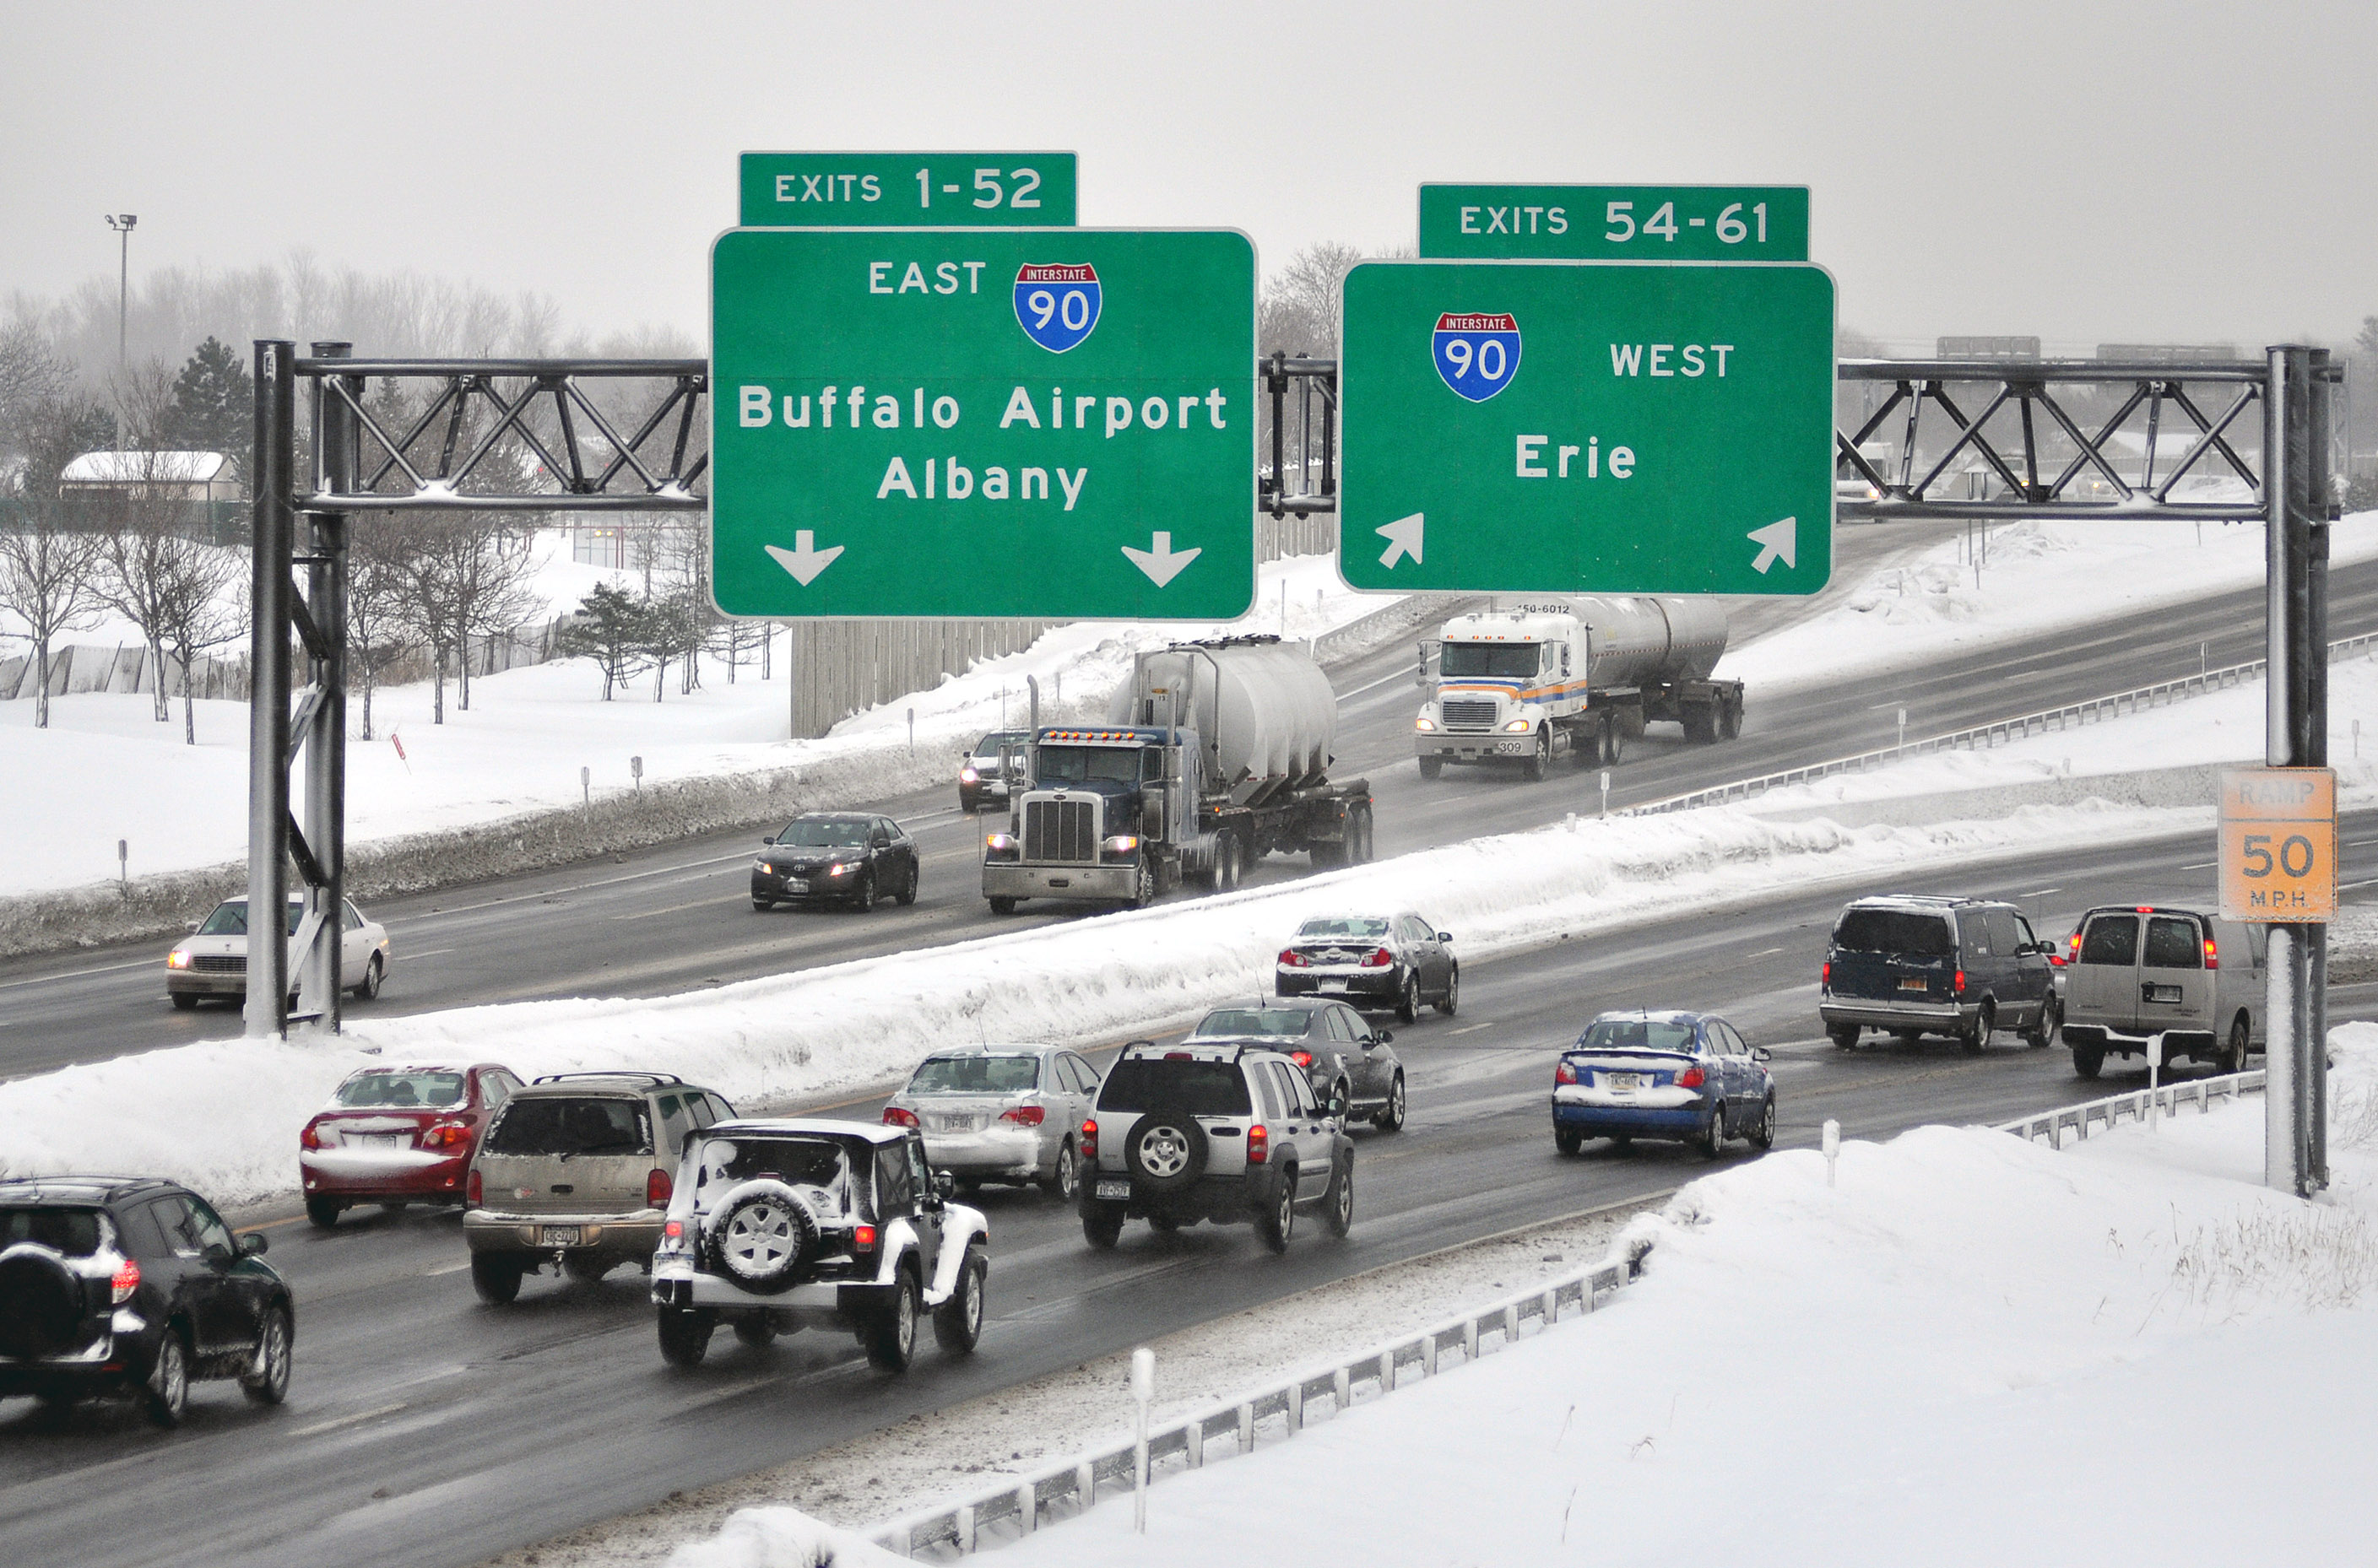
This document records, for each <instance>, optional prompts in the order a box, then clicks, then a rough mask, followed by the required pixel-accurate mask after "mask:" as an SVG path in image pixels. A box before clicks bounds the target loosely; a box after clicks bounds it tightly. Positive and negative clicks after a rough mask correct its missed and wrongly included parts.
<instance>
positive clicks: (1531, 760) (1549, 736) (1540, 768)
mask: <svg viewBox="0 0 2378 1568" xmlns="http://www.w3.org/2000/svg"><path fill="white" fill-rule="evenodd" d="M1552 765H1553V732H1552V731H1551V730H1550V729H1548V728H1540V729H1538V730H1537V731H1536V748H1535V750H1534V751H1532V752H1531V753H1529V755H1528V762H1527V767H1526V769H1525V770H1524V771H1525V772H1526V773H1527V777H1528V782H1529V783H1530V784H1534V783H1536V782H1538V781H1539V780H1541V779H1542V778H1543V776H1544V772H1545V770H1547V769H1548V768H1550V767H1551V766H1552Z"/></svg>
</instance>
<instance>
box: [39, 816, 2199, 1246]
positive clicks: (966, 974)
mask: <svg viewBox="0 0 2378 1568" xmlns="http://www.w3.org/2000/svg"><path fill="white" fill-rule="evenodd" d="M2211 821H2212V812H2211V808H2209V807H2207V808H2203V809H2197V810H2175V809H2165V810H2154V809H2143V808H2127V809H2114V808H2101V807H2095V806H2083V807H2069V808H2059V809H2054V810H2028V811H2024V812H2019V813H2017V814H2015V815H2012V816H2010V817H2007V818H2004V819H2002V820H1995V821H1987V822H1962V823H1957V822H1952V823H1945V824H1936V825H1927V826H1920V827H1886V826H1876V827H1869V828H1864V829H1856V830H1852V829H1845V828H1842V827H1839V826H1837V825H1835V824H1832V823H1830V822H1824V821H1809V822H1778V821H1769V820H1760V819H1759V818H1757V817H1755V816H1753V815H1751V814H1749V813H1747V812H1746V811H1742V810H1740V809H1738V808H1737V809H1726V810H1712V811H1698V812H1684V813H1678V814H1676V815H1675V816H1669V817H1656V818H1641V819H1621V820H1610V821H1600V820H1583V821H1579V820H1572V822H1571V824H1570V825H1569V826H1568V827H1567V828H1562V827H1554V828H1550V829H1544V830H1540V831H1537V832H1526V833H1513V834H1506V835H1502V836H1499V837H1494V838H1484V839H1477V840H1471V841H1469V842H1466V843H1462V844H1450V845H1446V846H1443V847H1440V848H1437V849H1434V850H1428V851H1424V852H1422V853H1419V854H1414V855H1407V856H1399V857H1397V858H1395V859H1393V860H1388V861H1382V862H1378V863H1375V864H1373V865H1369V866H1363V867H1357V868H1351V869H1348V870H1344V871H1338V872H1333V873H1330V874H1328V875H1327V876H1322V877H1315V878H1310V879H1307V880H1302V881H1298V882H1295V883H1292V884H1290V885H1288V886H1284V887H1275V888H1266V889H1261V890H1251V891H1246V892H1238V893H1232V894H1229V895H1225V896H1220V897H1212V898H1202V899H1198V900H1195V901H1194V902H1190V903H1184V904H1179V905H1175V906H1171V907H1159V908H1156V909H1150V910H1144V911H1139V912H1135V913H1128V914H1116V915H1110V916H1098V917H1089V918H1083V919H1079V920H1075V921H1073V922H1070V923H1068V924H1065V925H1062V926H1056V927H1042V928H1034V929H1032V930H1029V931H1018V932H1015V933H1012V934H1007V935H1003V936H998V937H991V938H984V939H980V940H974V941H968V942H961V943H956V944H954V945H951V946H947V947H939V948H933V949H930V950H926V951H923V952H907V953H897V954H891V955H887V956H883V957H877V958H871V959H865V960H859V961H856V962H852V963H848V964H834V965H830V966H827V967H823V968H817V969H811V970H805V971H802V972H800V973H798V974H793V975H783V976H770V977H767V978H764V979H759V980H751V981H746V982H743V983H741V984H738V985H733V986H724V987H716V988H715V989H708V990H703V991H699V992H693V993H689V994H686V995H681V996H675V997H664V998H658V999H648V1000H612V999H570V1000H562V1001H540V1002H526V1003H518V1004H512V1005H508V1006H495V1007H477V1008H463V1009H457V1010H453V1011H444V1012H430V1013H419V1014H414V1015H413V1016H411V1017H404V1018H387V1019H372V1020H368V1021H365V1022H360V1023H356V1024H355V1025H354V1027H353V1028H352V1029H351V1031H350V1032H349V1033H348V1034H347V1035H343V1036H342V1037H341V1038H340V1039H339V1040H338V1041H337V1042H336V1043H328V1042H314V1041H307V1042H306V1043H302V1044H286V1045H284V1044H258V1043H253V1042H249V1041H246V1040H229V1041H216V1042H210V1043H206V1044H201V1045H194V1046H186V1047H177V1048H174V1049H172V1050H163V1051H154V1052H150V1053H147V1054H145V1055H139V1056H132V1057H126V1058H122V1059H116V1060H114V1061H107V1062H98V1063H92V1064H89V1065H85V1066H78V1067H72V1068H67V1069H64V1070H62V1071H57V1072H54V1073H49V1074H45V1075H43V1076H41V1077H37V1078H29V1079H22V1080H18V1081H17V1082H14V1083H6V1084H0V1168H5V1169H6V1170H8V1171H10V1172H43V1171H55V1170H67V1169H75V1168H85V1169H88V1168H93V1167H105V1168H110V1169H138V1170H144V1171H154V1172H156V1173H158V1174H161V1175H171V1176H174V1177H175V1178H178V1179H182V1180H186V1181H188V1182H190V1183H192V1184H193V1185H195V1186H197V1187H198V1188H199V1189H200V1190H201V1191H206V1192H208V1193H210V1194H211V1195H213V1196H215V1197H216V1198H217V1199H218V1200H219V1201H222V1202H232V1203H236V1202H245V1201H248V1200H255V1199H262V1198H266V1197H281V1196H286V1195H288V1194H289V1193H290V1192H291V1191H293V1182H294V1176H295V1161H294V1147H293V1140H294V1135H295V1130H296V1128H297V1127H298V1126H299V1125H300V1124H301V1123H302V1122H303V1120H304V1119H305V1118H306V1116H307V1115H308V1114H310V1113H311V1112H312V1111H313V1110H314V1109H316V1108H317V1107H318V1106H319V1105H320V1104H321V1102H322V1100H323V1099H324V1098H325V1097H326V1096H327V1095H328V1094H329V1092H330V1088H331V1086H332V1085H333V1084H335V1083H337V1082H338V1080H339V1079H340V1078H341V1077H342V1076H343V1075H344V1074H346V1073H347V1072H348V1071H352V1070H353V1069H354V1067H356V1066H357V1065H359V1064H360V1063H362V1062H363V1061H365V1060H366V1059H367V1058H366V1056H365V1054H364V1053H365V1052H366V1051H369V1052H376V1053H380V1055H381V1059H383V1060H387V1059H425V1058H441V1059H470V1060H485V1059H492V1060H498V1061H501V1062H504V1063H505V1064H507V1065H509V1066H510V1067H511V1068H513V1069H514V1070H516V1071H522V1072H525V1073H530V1074H535V1073H544V1072H558V1071H582V1070H589V1069H601V1068H616V1067H638V1068H646V1069H655V1070H661V1071H673V1072H677V1073H679V1074H681V1075H682V1076H684V1077H685V1078H687V1079H689V1080H691V1081H694V1082H699V1083H706V1084H708V1085H709V1086H711V1087H714V1088H715V1089H718V1090H719V1091H721V1092H722V1093H724V1094H726V1095H727V1096H728V1097H729V1098H731V1099H733V1100H736V1101H738V1102H739V1103H740V1104H743V1105H745V1106H749V1107H757V1106H765V1105H770V1104H775V1103H782V1102H786V1101H788V1100H793V1099H797V1098H811V1099H813V1098H815V1097H816V1096H818V1095H822V1094H823V1093H826V1092H829V1091H833V1090H835V1089H838V1088H844V1087H855V1086H858V1085H861V1084H867V1083H876V1082H880V1081H882V1080H883V1079H884V1078H886V1077H888V1076H890V1075H892V1074H894V1073H895V1072H901V1071H906V1070H907V1068H908V1067H909V1066H910V1065H912V1064H913V1063H914V1062H915V1060H916V1059H918V1058H919V1057H920V1056H921V1055H923V1054H924V1053H925V1052H926V1051H927V1050H929V1049H931V1048H932V1047H935V1046H938V1045H941V1044H943V1043H945V1042H948V1041H950V1040H953V1039H958V1040H968V1039H985V1038H987V1039H1050V1040H1062V1041H1066V1042H1070V1043H1074V1044H1077V1045H1091V1044H1098V1043H1101V1042H1106V1041H1112V1040H1117V1039H1123V1038H1128V1037H1131V1036H1134V1035H1147V1034H1152V1033H1155V1032H1157V1031H1159V1030H1160V1029H1162V1028H1163V1027H1165V1026H1166V1025H1167V1024H1171V1025H1174V1026H1179V1025H1182V1024H1185V1023H1188V1022H1190V1021H1191V1020H1193V1019H1194V1018H1195V1016H1196V1015H1197V1014H1198V1013H1199V1012H1200V1011H1203V1010H1204V1009H1206V1008H1207V1007H1209V1006H1211V1005H1213V1004H1215V1003H1216V1002H1218V1001H1219V1000H1223V999H1228V998H1230V997H1231V996H1233V995H1243V994H1246V993H1248V992H1250V991H1255V990H1262V989H1267V988H1268V986H1269V981H1270V965H1271V960H1272V955H1273V954H1274V953H1275V952H1277V951H1278V949H1279V943H1280V942H1281V941H1282V940H1285V939H1286V937H1287V935H1288V933H1289V932H1291V930H1293V929H1294V928H1295V925H1296V923H1297V922H1298V921H1299V920H1301V919H1302V918H1303V916H1306V915H1308V914H1312V913H1318V912H1324V911H1328V910H1342V909H1345V908H1347V907H1350V906H1351V907H1365V906H1368V907H1385V908H1394V907H1398V906H1410V907H1414V908H1418V909H1420V910H1421V911H1423V913H1424V914H1426V915H1427V916H1429V917H1430V918H1431V919H1432V920H1434V921H1435V922H1436V923H1437V924H1438V926H1439V927H1440V928H1444V929H1447V930H1450V931H1452V932H1453V933H1454V935H1455V937H1456V938H1457V939H1458V951H1459V952H1460V953H1461V954H1462V955H1463V956H1464V957H1465V958H1467V959H1470V960H1472V961H1475V960H1481V959H1488V958H1492V957H1494V956H1495V955H1496V954H1499V953H1505V952H1516V951H1519V950H1522V949H1525V948H1531V947H1536V946H1541V945H1543V944H1546V943H1549V942H1554V941H1560V940H1569V939H1571V938H1575V937H1590V936H1591V935H1593V934H1595V933H1598V932H1601V931H1606V930H1612V929H1616V928H1621V927H1624V926H1626V925H1628V924H1630V923H1634V922H1638V921H1640V920H1642V919H1645V918H1650V917H1657V916H1663V915H1672V914H1675V913H1676V912H1679V911H1683V910H1687V909H1693V910H1699V909H1709V908H1711V907H1715V906H1722V905H1723V904H1726V903H1728V902H1729V901H1733V900H1738V899H1753V898H1757V897H1760V896H1764V895H1771V894H1772V893H1774V892H1778V891H1782V890H1784V889H1791V890H1795V891H1802V890H1806V889H1808V888H1809V887H1812V886H1822V885H1826V884H1828V883H1838V884H1840V885H1842V886H1844V887H1846V886H1850V885H1858V886H1870V885H1871V884H1872V883H1873V882H1874V881H1875V880H1877V879H1879V878H1887V877H1888V876H1889V875H1890V874H1891V873H1892V871H1893V870H1895V869H1898V868H1910V869H1914V868H1921V870H1922V873H1923V875H1924V876H1925V878H1926V880H1928V881H1933V880H1937V879H1938V877H1939V874H1940V870H1941V868H1944V867H1947V866H1953V865H1955V864H1958V863H1960V862H1961V861H1971V860H1973V859H1976V858H1981V857H1986V856H1991V855H1994V854H2003V853H2006V852H2009V851H2012V850H2024V851H2032V852H2036V851H2041V850H2047V849H2052V848H2054V847H2056V846H2058V845H2060V844H2071V845H2073V846H2075V847H2078V846H2081V845H2084V844H2101V843H2103V842H2105V841H2106V840H2108V839H2109V838H2116V837H2120V836H2124V835H2132V834H2142V833H2147V832H2158V831H2170V830H2171V829H2174V828H2177V827H2182V826H2187V825H2191V824H2197V825H2203V826H2206V827H2209V826H2210V825H2211Z"/></svg>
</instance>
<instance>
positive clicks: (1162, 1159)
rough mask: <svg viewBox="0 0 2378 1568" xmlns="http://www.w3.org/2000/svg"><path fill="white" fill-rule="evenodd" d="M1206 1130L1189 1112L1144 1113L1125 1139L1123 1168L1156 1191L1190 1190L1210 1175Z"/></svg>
mask: <svg viewBox="0 0 2378 1568" xmlns="http://www.w3.org/2000/svg"><path fill="white" fill-rule="evenodd" d="M1206 1157H1207V1150H1206V1130H1205V1128H1203V1127H1201V1126H1199V1125H1198V1123H1197V1119H1196V1118H1195V1117H1194V1116H1191V1115H1189V1114H1188V1113H1187V1112H1186V1111H1181V1110H1175V1109H1172V1108H1171V1107H1159V1108H1158V1109H1156V1110H1151V1111H1147V1112H1146V1113H1144V1114H1143V1115H1142V1116H1141V1117H1140V1119H1139V1120H1138V1121H1137V1123H1135V1125H1134V1126H1133V1128H1132V1130H1131V1132H1130V1134H1129V1135H1128V1136H1126V1137H1125V1138H1124V1139H1123V1164H1124V1165H1126V1166H1128V1167H1131V1173H1132V1175H1133V1176H1134V1177H1135V1178H1137V1179H1139V1180H1140V1182H1141V1183H1142V1184H1144V1185H1145V1186H1147V1188H1149V1189H1150V1190H1151V1191H1158V1192H1170V1191H1175V1190H1177V1189H1179V1188H1183V1187H1186V1186H1188V1185H1189V1184H1190V1183H1191V1182H1193V1181H1195V1180H1196V1179H1198V1178H1199V1177H1201V1176H1203V1175H1205V1174H1206Z"/></svg>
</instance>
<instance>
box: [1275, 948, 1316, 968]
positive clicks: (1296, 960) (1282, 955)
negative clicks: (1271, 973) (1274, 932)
mask: <svg viewBox="0 0 2378 1568" xmlns="http://www.w3.org/2000/svg"><path fill="white" fill-rule="evenodd" d="M1279 966H1280V967H1281V968H1282V969H1310V968H1312V967H1313V960H1311V959H1309V958H1307V957H1305V956H1304V955H1303V953H1301V952H1297V951H1296V950H1295V949H1294V948H1292V947H1284V948H1282V949H1280V950H1279Z"/></svg>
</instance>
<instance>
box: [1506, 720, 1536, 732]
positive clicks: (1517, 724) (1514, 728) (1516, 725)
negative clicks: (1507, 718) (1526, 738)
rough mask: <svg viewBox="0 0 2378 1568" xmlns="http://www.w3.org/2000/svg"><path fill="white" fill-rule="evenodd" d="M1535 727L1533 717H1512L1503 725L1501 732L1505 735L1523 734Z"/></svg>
mask: <svg viewBox="0 0 2378 1568" xmlns="http://www.w3.org/2000/svg"><path fill="white" fill-rule="evenodd" d="M1535 727H1536V722H1535V720H1533V719H1513V720H1512V721H1511V722H1510V723H1509V724H1505V725H1504V726H1503V733H1504V734H1505V735H1525V734H1527V733H1528V732H1529V731H1530V730H1531V729H1533V728H1535Z"/></svg>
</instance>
